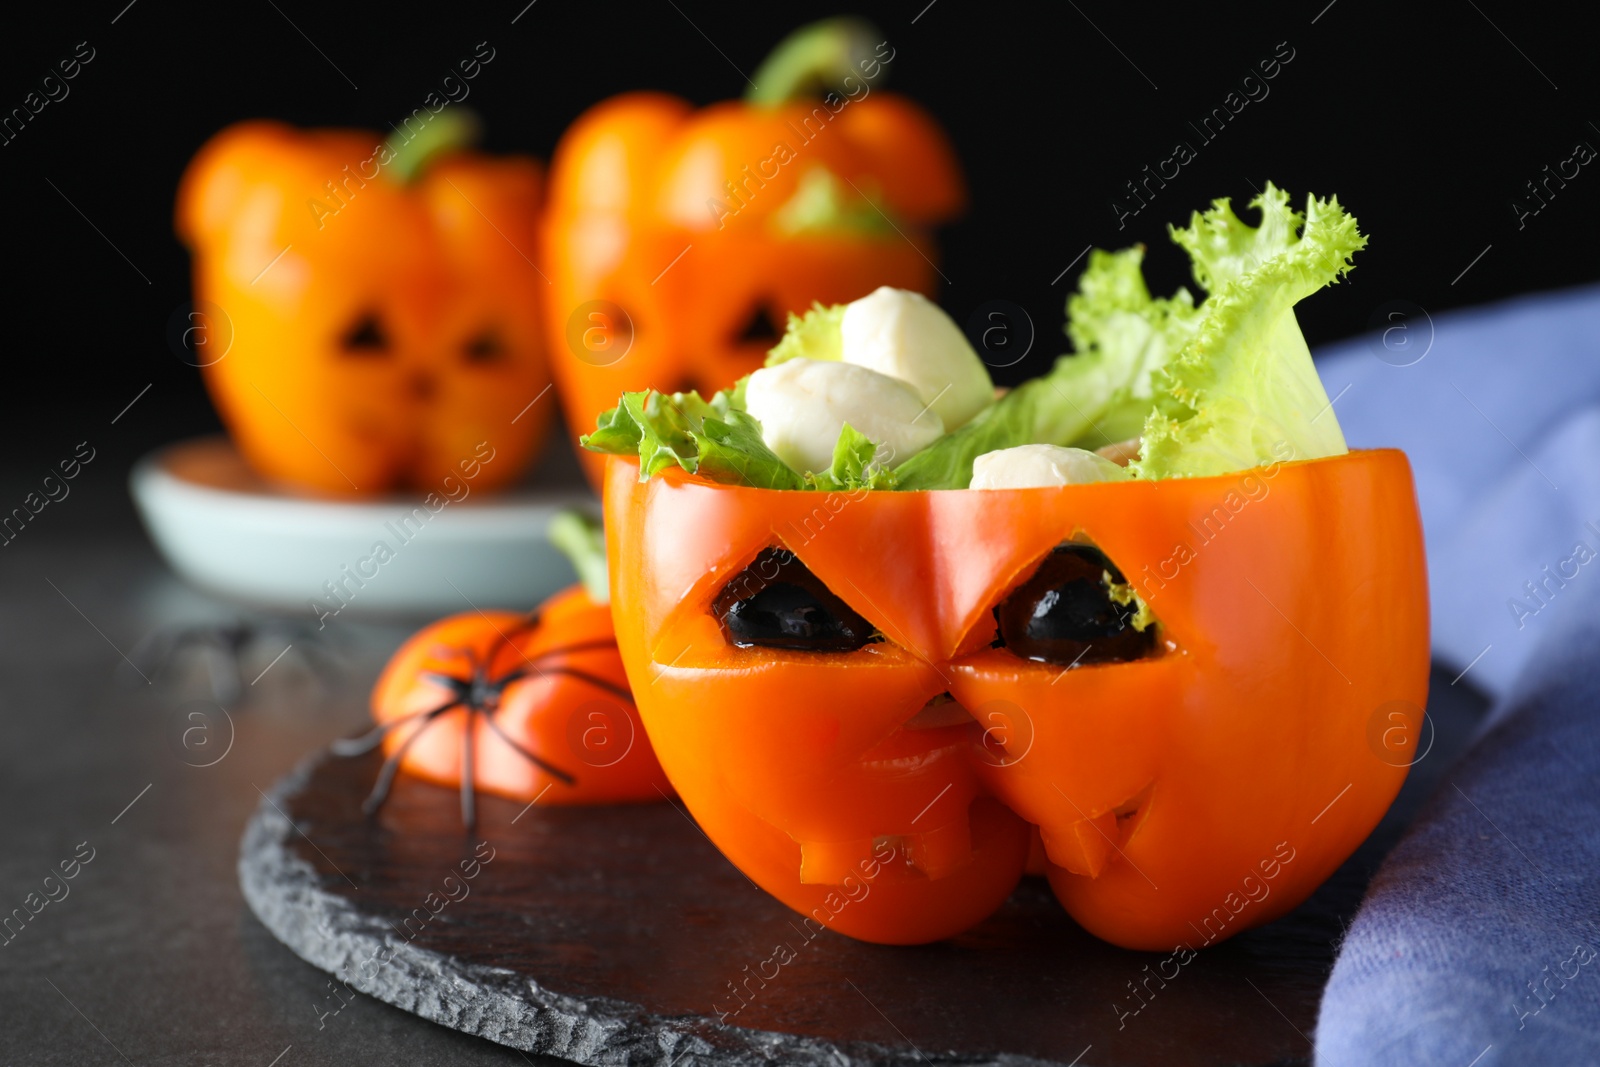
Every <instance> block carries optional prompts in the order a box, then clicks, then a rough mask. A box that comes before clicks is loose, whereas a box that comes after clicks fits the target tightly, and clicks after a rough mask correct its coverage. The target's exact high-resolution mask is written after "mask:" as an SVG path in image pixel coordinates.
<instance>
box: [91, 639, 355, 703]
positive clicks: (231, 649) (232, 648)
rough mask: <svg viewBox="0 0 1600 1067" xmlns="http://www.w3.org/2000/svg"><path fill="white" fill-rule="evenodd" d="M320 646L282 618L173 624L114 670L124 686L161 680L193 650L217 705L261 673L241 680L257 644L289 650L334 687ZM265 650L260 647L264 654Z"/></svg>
mask: <svg viewBox="0 0 1600 1067" xmlns="http://www.w3.org/2000/svg"><path fill="white" fill-rule="evenodd" d="M326 645H327V642H326V640H325V638H324V637H323V635H320V634H318V633H317V631H316V630H314V629H313V628H312V627H310V626H309V625H304V624H301V623H296V622H289V621H286V620H278V619H245V618H236V619H230V620H227V621H224V622H210V623H197V624H193V625H187V626H175V627H169V628H166V629H160V630H156V631H155V632H153V633H151V634H150V635H149V636H147V637H145V638H144V639H143V640H142V641H140V642H139V643H138V644H137V645H135V646H134V647H133V649H132V650H131V652H130V654H129V657H128V661H127V662H126V663H125V664H122V665H120V666H119V667H118V674H119V677H120V678H121V679H122V681H123V682H125V683H127V684H130V685H138V684H142V683H145V682H149V681H152V680H154V681H158V682H162V683H166V682H168V681H170V680H172V679H173V676H174V675H175V674H177V673H179V668H180V667H181V666H183V665H184V664H185V663H186V662H187V661H188V660H189V658H190V655H189V654H190V653H193V652H198V653H200V656H201V661H202V663H203V664H204V665H205V670H206V677H207V681H208V682H209V684H210V688H211V694H212V696H213V697H214V698H215V699H216V702H217V703H218V704H222V705H226V706H232V705H234V704H236V703H238V702H240V701H242V700H243V699H244V697H245V696H246V695H247V694H249V693H250V692H251V691H252V690H251V688H250V687H251V686H252V685H254V684H255V683H256V682H257V681H260V679H261V675H262V674H265V673H266V671H262V672H261V673H260V674H258V675H256V678H255V679H254V680H253V681H247V679H248V678H249V673H248V672H247V671H246V667H245V664H246V662H247V660H250V661H255V662H256V663H259V659H258V658H257V657H258V656H260V653H258V652H257V651H256V650H257V649H258V648H262V649H264V650H270V649H273V648H279V651H278V656H279V657H280V658H282V657H283V656H284V655H285V654H288V653H289V652H290V651H291V650H293V655H292V656H290V659H291V660H295V659H297V660H299V661H300V662H301V663H302V664H303V665H304V666H306V667H308V668H309V669H310V673H311V674H312V676H313V677H315V678H316V679H317V680H318V681H319V682H320V683H322V685H323V686H324V687H326V688H328V689H333V688H337V686H338V682H339V670H338V666H337V663H336V659H337V657H336V656H335V655H333V654H331V653H330V651H329V650H328V648H327V647H326ZM280 646H281V647H280ZM271 654H272V653H271V652H270V651H267V652H266V655H268V656H270V655H271ZM272 662H273V663H276V662H277V660H273V661H272ZM268 669H271V664H269V665H268Z"/></svg>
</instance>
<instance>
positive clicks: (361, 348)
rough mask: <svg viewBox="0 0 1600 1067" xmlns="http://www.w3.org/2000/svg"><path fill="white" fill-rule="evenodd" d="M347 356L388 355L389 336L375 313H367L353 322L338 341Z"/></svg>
mask: <svg viewBox="0 0 1600 1067" xmlns="http://www.w3.org/2000/svg"><path fill="white" fill-rule="evenodd" d="M339 346H340V347H341V348H342V349H344V353H345V355H347V356H386V355H388V354H389V335H388V334H387V333H386V332H384V329H383V323H381V322H380V321H378V316H377V313H376V312H371V311H369V312H367V313H366V314H365V315H362V316H361V317H360V318H359V319H357V320H356V321H355V324H354V325H353V326H351V327H350V329H348V330H346V331H345V335H344V337H343V338H341V339H340V341H339Z"/></svg>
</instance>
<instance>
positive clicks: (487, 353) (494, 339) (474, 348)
mask: <svg viewBox="0 0 1600 1067" xmlns="http://www.w3.org/2000/svg"><path fill="white" fill-rule="evenodd" d="M462 351H463V352H464V353H465V354H466V357H467V362H468V363H479V364H482V363H499V362H500V361H501V360H503V359H505V358H506V346H505V343H504V342H503V341H501V340H500V335H499V334H498V333H497V332H495V331H494V330H493V329H488V330H484V331H483V332H482V333H480V334H478V335H477V336H476V337H474V338H473V339H472V340H470V341H468V342H467V343H466V345H465V346H464V347H463V348H462Z"/></svg>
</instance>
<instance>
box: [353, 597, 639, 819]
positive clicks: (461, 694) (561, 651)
mask: <svg viewBox="0 0 1600 1067" xmlns="http://www.w3.org/2000/svg"><path fill="white" fill-rule="evenodd" d="M538 625H539V616H538V615H537V614H533V615H530V616H528V618H527V619H525V620H524V621H523V622H522V623H521V624H519V625H518V626H515V627H513V628H512V629H511V632H510V633H505V632H503V631H502V632H501V634H500V638H499V640H497V641H496V642H495V643H494V645H493V646H491V647H490V649H489V652H488V654H487V655H486V656H485V657H484V659H483V660H482V661H480V660H479V659H478V655H477V652H476V650H474V649H472V648H470V647H468V648H462V647H456V648H453V649H449V650H448V651H450V652H452V653H454V654H455V655H456V656H458V657H460V658H461V659H463V660H465V661H466V665H467V667H468V668H469V673H468V675H467V676H466V677H460V676H458V675H454V674H441V673H438V672H436V671H425V672H423V674H422V675H421V676H422V677H423V678H426V679H428V680H429V681H431V682H434V683H436V684H438V685H440V686H442V687H444V688H445V689H447V690H449V692H450V699H449V700H447V701H446V702H445V703H443V704H440V705H439V706H438V707H435V708H429V709H427V710H425V711H418V712H413V713H411V714H410V715H404V716H401V717H400V718H398V719H391V720H390V721H388V722H384V723H379V724H378V725H377V726H376V727H374V728H373V729H371V730H369V731H368V732H367V733H365V734H362V735H361V736H360V737H351V738H344V739H342V740H339V741H335V742H334V743H333V745H332V746H331V747H332V751H333V754H334V755H336V756H361V755H365V754H366V753H368V752H371V751H372V750H373V749H375V748H377V747H378V746H379V745H380V744H382V743H383V739H384V738H385V737H387V736H388V734H389V731H391V730H393V729H394V728H395V727H397V726H400V725H402V724H404V723H408V722H415V721H416V720H417V719H421V720H422V723H421V725H419V726H418V727H417V728H416V729H415V730H413V731H412V732H411V734H410V735H409V736H408V737H407V738H406V739H405V740H404V741H402V742H401V743H400V746H399V747H398V748H396V749H395V750H394V752H393V753H391V754H390V756H389V758H388V759H386V760H384V761H383V768H382V769H381V770H380V771H379V772H378V780H377V782H376V783H375V784H374V785H373V787H372V792H371V793H370V794H369V795H368V796H367V799H366V800H365V801H364V802H363V803H362V805H361V810H362V811H363V812H365V813H366V814H367V815H369V816H370V815H374V814H376V813H377V811H378V809H379V808H381V807H382V806H383V803H384V801H386V800H388V799H389V792H390V788H391V787H392V786H393V784H394V778H395V775H396V773H398V771H399V769H400V761H401V760H402V759H404V758H405V754H406V751H407V750H408V749H409V748H410V747H411V744H412V742H414V741H416V739H417V738H419V737H421V736H422V734H423V732H424V731H426V730H427V729H428V727H429V726H431V725H433V723H434V722H435V721H436V720H438V718H439V717H440V716H442V715H443V714H445V712H447V711H451V710H452V709H455V708H462V709H464V710H465V711H466V713H467V722H466V725H465V727H464V728H463V730H462V734H461V737H462V745H461V821H462V823H463V824H464V825H465V826H466V828H467V829H469V830H470V829H472V828H473V827H475V826H476V825H477V821H478V812H477V792H476V779H475V775H476V769H475V755H476V753H475V751H474V749H475V736H476V728H477V716H479V715H482V716H483V721H484V722H485V723H486V724H488V727H489V729H491V730H493V731H494V732H495V734H496V735H497V736H498V737H499V738H500V740H502V741H504V742H505V743H506V744H508V745H510V746H511V748H512V749H513V750H514V751H515V752H516V753H517V754H518V755H520V756H521V757H522V758H523V759H525V760H527V761H528V762H529V763H531V764H533V765H534V766H535V767H538V768H539V769H540V770H542V771H544V772H545V773H546V774H548V775H550V776H551V777H553V778H556V779H558V780H560V781H562V782H564V783H566V784H567V785H574V784H576V783H577V779H576V778H575V777H574V776H573V775H571V774H569V773H568V772H566V771H564V770H562V769H561V768H559V767H557V766H555V765H554V764H551V763H549V762H548V761H546V760H544V759H542V758H540V757H539V756H536V755H534V754H533V753H532V752H529V751H528V750H527V749H526V748H524V747H522V745H520V744H518V743H517V742H516V741H515V740H513V739H512V737H511V735H509V734H507V733H506V732H505V730H504V729H502V728H501V726H500V724H499V723H498V722H496V721H495V713H496V712H498V711H499V710H500V698H501V696H502V694H504V692H505V690H506V687H507V686H509V685H510V684H511V683H513V682H516V681H519V680H521V679H523V678H526V677H528V676H529V675H531V674H538V675H541V676H543V675H551V674H559V675H566V676H567V677H569V678H577V679H579V680H580V681H583V682H586V683H588V684H589V685H592V686H594V687H595V688H597V689H603V690H605V691H606V692H607V693H610V694H611V695H613V696H616V697H620V698H622V699H623V700H626V701H628V702H629V703H632V701H633V694H631V693H629V692H628V690H627V689H625V688H623V687H622V686H619V685H616V684H614V683H612V682H608V681H606V680H605V679H604V678H599V677H596V676H595V675H592V674H590V673H588V672H587V671H583V670H580V669H578V668H576V667H569V666H566V665H565V664H556V665H554V666H550V665H546V666H540V663H541V662H542V661H546V660H550V659H553V658H555V657H558V656H566V655H570V654H572V653H574V652H587V651H592V650H595V649H602V648H615V647H616V641H615V640H614V639H613V640H599V641H581V642H578V643H577V644H572V645H563V646H560V647H557V648H550V649H546V650H545V651H543V652H541V653H539V654H538V655H537V656H534V657H533V658H532V659H529V658H528V657H527V656H523V657H522V658H523V662H524V664H525V666H523V667H519V668H516V669H514V670H512V671H509V672H508V673H506V674H503V675H500V676H499V677H491V676H490V673H489V671H490V667H491V666H492V664H493V663H494V661H495V658H496V656H498V655H499V653H500V650H501V649H503V648H506V647H508V646H510V645H511V642H512V637H513V635H516V634H522V633H526V632H527V631H529V630H531V629H534V628H535V627H537V626H538Z"/></svg>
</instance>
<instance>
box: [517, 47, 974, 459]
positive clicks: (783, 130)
mask: <svg viewBox="0 0 1600 1067" xmlns="http://www.w3.org/2000/svg"><path fill="white" fill-rule="evenodd" d="M894 58H895V51H894V49H893V48H892V47H891V46H890V45H889V44H888V43H886V42H883V41H882V39H881V38H879V37H878V36H877V35H875V34H874V33H873V32H872V31H871V30H870V28H868V27H864V26H863V25H862V24H860V23H857V22H854V21H853V20H833V21H829V22H825V23H820V24H818V25H816V26H812V27H808V28H806V29H803V30H800V31H798V32H797V33H796V34H795V35H793V36H792V37H791V38H790V39H789V40H788V41H786V42H785V43H784V44H782V45H780V47H779V48H778V49H777V50H776V51H775V53H774V54H773V56H772V58H771V59H769V60H768V62H767V63H766V64H765V65H764V66H763V67H762V68H760V69H759V70H757V71H756V72H755V74H754V79H753V80H754V82H755V84H756V86H757V88H754V89H752V90H751V92H750V93H749V94H748V95H747V98H746V100H745V101H743V102H731V101H730V102H726V103H720V104H716V105H713V106H711V107H709V108H706V109H704V110H701V111H695V110H694V109H693V108H692V107H691V106H690V105H689V104H688V103H687V102H685V101H683V100H681V99H679V98H677V97H674V96H668V95H665V94H661V93H644V92H641V93H629V94H625V95H622V96H618V97H615V98H613V99H611V100H607V101H605V102H603V103H601V104H598V105H596V106H595V107H594V108H591V109H590V110H589V111H588V112H586V113H585V114H584V115H582V116H581V117H580V118H579V119H578V120H577V121H576V122H575V123H573V125H572V127H571V128H570V129H569V130H568V131H567V132H566V134H565V135H564V136H563V138H562V140H561V143H560V144H559V145H558V146H557V149H556V153H555V157H554V160H553V161H552V163H551V170H550V203H549V211H548V213H547V216H546V229H545V242H546V243H545V248H546V252H545V255H544V257H543V259H542V260H541V262H542V263H544V264H546V265H547V266H546V270H547V272H548V273H549V275H550V280H551V282H552V283H553V284H551V285H549V286H542V287H541V288H542V290H543V291H544V293H545V295H546V296H547V297H548V298H549V299H548V301H547V305H546V306H547V330H548V334H549V347H550V351H551V353H552V357H551V358H552V363H553V366H554V369H555V373H556V381H557V383H558V386H559V388H560V392H561V399H562V405H563V410H564V412H565V413H566V418H567V422H568V425H569V427H570V429H571V430H572V432H573V433H574V434H577V433H581V432H584V431H587V430H589V429H592V428H593V426H594V423H595V418H596V416H598V415H599V414H600V413H601V412H603V411H605V410H607V409H608V408H610V407H611V406H612V405H614V404H615V403H616V400H617V397H618V395H620V394H621V393H622V392H624V391H627V390H636V389H642V388H646V387H652V388H656V389H661V390H664V391H666V392H672V391H674V390H677V389H689V388H692V387H698V388H699V389H700V391H701V392H702V393H703V394H705V395H707V396H709V395H710V394H711V393H712V392H714V391H715V390H716V389H718V388H721V387H723V386H727V385H731V384H733V382H734V381H735V380H736V379H737V378H739V377H740V376H741V375H744V374H747V373H749V372H750V371H752V370H755V369H756V368H757V367H759V366H760V365H761V362H762V360H763V359H764V358H765V356H766V352H767V349H769V348H770V347H772V345H773V344H774V343H775V342H776V341H777V339H778V336H779V335H780V334H781V333H782V332H783V326H784V320H785V317H786V315H788V314H790V313H794V312H799V311H803V310H805V309H806V308H808V307H810V306H811V304H812V302H813V301H822V302H824V303H832V302H836V301H842V300H848V299H852V298H854V297H856V296H859V295H860V294H862V293H864V292H870V291H872V290H873V289H874V288H876V287H878V286H879V285H892V286H897V287H899V288H905V289H915V290H917V291H920V292H923V293H931V291H932V290H933V287H934V285H935V283H936V281H937V273H936V268H935V267H934V264H933V260H934V259H935V258H936V256H937V253H936V252H935V250H934V245H933V241H932V238H931V236H930V233H929V229H930V227H932V226H933V225H934V224H936V223H939V222H942V221H945V220H947V219H949V218H950V217H951V216H953V215H955V214H956V213H958V212H959V211H960V210H961V208H962V207H963V205H964V202H965V195H966V194H965V187H964V185H963V182H962V178H961V172H960V168H959V166H958V164H957V163H956V160H955V156H954V153H953V152H952V150H951V148H950V146H949V143H948V141H947V140H946V139H945V137H944V134H943V133H942V132H941V131H940V129H939V127H938V126H937V125H936V124H935V123H934V121H933V120H932V119H931V118H930V117H929V116H928V114H927V113H926V112H925V111H923V110H922V109H921V108H919V107H918V106H917V105H915V104H913V103H911V102H910V101H909V100H906V99H905V98H903V97H897V96H893V95H891V94H888V93H886V92H884V91H883V90H882V89H880V88H879V87H878V86H879V85H880V84H881V82H882V80H883V78H884V75H885V73H886V72H887V70H888V68H889V67H890V65H891V63H892V61H893V60H894ZM822 85H826V86H830V87H832V89H831V91H829V92H827V93H826V94H821V95H817V94H816V93H815V90H816V89H817V88H818V87H819V86H822ZM580 457H581V458H582V460H583V462H584V464H585V466H586V469H587V470H588V471H589V474H590V477H591V478H592V479H593V480H594V481H595V483H596V484H597V485H598V484H599V479H600V472H601V470H602V463H601V460H600V459H599V458H598V457H595V456H592V455H588V454H586V453H580Z"/></svg>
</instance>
